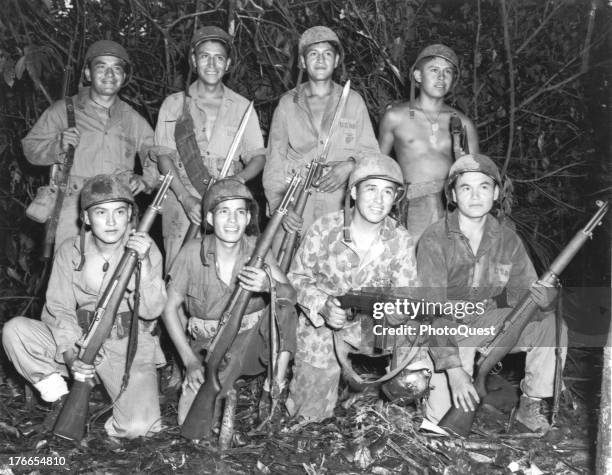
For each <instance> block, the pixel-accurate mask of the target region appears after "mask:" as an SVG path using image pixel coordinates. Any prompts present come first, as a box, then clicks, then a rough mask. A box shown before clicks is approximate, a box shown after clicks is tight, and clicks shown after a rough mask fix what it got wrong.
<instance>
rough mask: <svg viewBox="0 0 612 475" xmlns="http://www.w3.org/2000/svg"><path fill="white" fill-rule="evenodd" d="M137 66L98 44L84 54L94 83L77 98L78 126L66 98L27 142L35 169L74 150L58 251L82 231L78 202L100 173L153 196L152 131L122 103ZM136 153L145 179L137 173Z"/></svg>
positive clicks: (111, 45)
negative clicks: (72, 122)
mask: <svg viewBox="0 0 612 475" xmlns="http://www.w3.org/2000/svg"><path fill="white" fill-rule="evenodd" d="M132 67H133V65H132V62H131V61H130V57H129V56H128V54H127V52H126V51H125V49H124V48H123V47H122V46H121V45H119V44H117V43H115V42H114V41H108V40H101V41H96V42H95V43H94V44H92V45H91V46H90V47H89V49H88V50H87V53H86V54H85V68H84V71H83V72H84V75H85V79H86V80H87V81H89V82H91V84H90V86H89V87H84V88H82V89H81V90H80V91H79V93H78V94H77V95H76V96H74V97H72V102H73V104H74V115H75V122H76V126H75V127H69V126H68V118H67V111H66V100H65V99H62V100H60V101H57V102H56V103H55V104H53V105H52V106H51V107H49V108H48V109H47V110H46V111H45V112H44V113H43V115H42V116H41V117H40V118H39V119H38V121H37V122H36V124H34V127H33V128H32V130H30V133H29V134H28V135H27V136H26V137H25V138H24V139H23V141H22V145H23V152H24V154H25V156H26V158H27V159H28V161H29V162H30V163H33V164H34V165H54V164H63V163H64V161H65V159H66V154H67V152H68V147H69V146H70V145H72V146H73V147H74V148H75V152H74V164H73V166H72V169H71V170H70V177H69V181H68V186H67V189H66V194H65V198H64V202H63V204H62V209H61V211H60V215H59V221H58V226H57V231H56V234H55V243H56V245H57V246H59V245H60V244H61V243H62V241H64V240H65V239H66V238H68V237H71V236H75V235H77V234H78V232H79V226H78V217H79V203H78V198H79V193H80V191H81V188H82V187H83V183H84V182H85V181H86V180H87V179H88V178H91V177H93V176H95V175H98V174H100V173H114V174H116V173H125V174H126V175H127V176H128V177H129V182H130V189H131V191H132V193H134V195H136V194H138V193H140V192H141V191H145V192H150V191H151V190H152V189H153V188H154V187H155V186H156V183H157V177H158V174H157V169H156V167H155V164H154V163H151V161H150V160H149V157H148V154H149V151H150V149H151V147H153V129H152V128H151V126H150V125H149V124H148V123H147V121H146V120H145V119H144V118H143V117H142V116H141V115H140V114H138V113H137V112H136V111H135V110H134V109H132V108H131V107H130V106H129V105H128V104H126V103H125V102H124V101H122V100H121V99H120V98H119V91H120V90H121V88H122V87H123V86H125V85H126V84H127V83H128V81H129V79H130V77H131V74H132ZM136 154H138V155H139V157H140V162H141V164H142V169H143V176H140V175H135V174H134V157H135V155H136Z"/></svg>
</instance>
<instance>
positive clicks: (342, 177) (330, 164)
mask: <svg viewBox="0 0 612 475" xmlns="http://www.w3.org/2000/svg"><path fill="white" fill-rule="evenodd" d="M343 54H344V53H343V49H342V45H341V44H340V40H339V39H338V36H337V35H336V33H334V32H333V31H332V30H330V29H329V28H327V27H325V26H315V27H312V28H310V29H308V30H306V31H305V32H304V33H303V34H302V36H301V37H300V40H299V43H298V56H299V58H298V61H299V67H300V75H299V78H298V85H297V87H296V88H294V89H292V90H291V91H289V92H287V93H286V94H284V95H283V96H282V97H281V99H280V101H279V103H278V106H277V107H276V110H275V111H274V116H273V118H272V124H271V126H270V136H269V139H268V157H267V161H266V166H265V168H264V173H263V186H264V191H265V194H266V199H267V201H268V208H269V212H270V213H272V212H273V211H274V210H275V209H276V208H277V207H278V205H279V203H280V201H281V199H282V197H283V194H284V192H285V190H286V188H287V178H288V177H289V175H290V174H291V173H292V172H293V170H303V169H304V168H305V166H306V165H308V164H309V163H310V162H311V161H312V160H313V159H314V158H316V157H317V156H319V155H320V154H321V153H322V151H323V145H324V143H325V140H326V138H327V133H328V131H329V127H330V125H331V122H332V119H333V116H334V112H335V110H336V106H337V104H338V101H339V99H340V94H341V92H342V87H341V86H340V85H338V84H336V83H335V82H334V81H333V79H332V76H333V74H334V71H335V70H336V68H337V67H338V66H339V65H340V64H341V63H342V61H343ZM303 72H306V75H307V81H306V82H304V83H303V84H300V79H301V77H302V73H303ZM330 140H331V146H330V151H329V155H328V157H327V163H326V164H325V167H324V169H323V173H322V176H321V178H320V179H319V181H318V183H315V185H316V189H315V191H314V193H313V194H312V195H311V196H310V198H309V200H308V204H307V206H306V210H305V211H304V215H303V222H302V220H300V219H299V217H298V216H297V215H295V214H294V213H292V212H290V213H289V215H288V217H287V218H286V219H285V221H284V223H283V226H284V227H285V229H287V230H288V231H291V232H292V231H295V230H297V229H299V228H300V227H303V229H308V227H309V226H310V225H311V224H312V223H313V222H314V221H315V220H316V219H318V218H320V217H321V216H323V215H324V214H326V213H329V212H330V211H338V210H340V209H341V208H342V199H343V197H344V191H345V188H346V181H347V180H348V176H349V175H350V173H351V171H352V170H353V167H354V165H355V164H354V160H352V159H351V158H350V157H351V156H352V155H354V154H355V153H356V152H357V151H359V150H364V151H375V152H378V144H377V142H376V137H375V136H374V130H373V129H372V124H371V122H370V117H369V115H368V110H367V108H366V105H365V103H364V101H363V99H362V98H361V96H360V95H359V94H358V93H357V92H355V91H353V90H351V91H350V94H349V97H348V101H347V103H346V106H345V108H344V111H343V113H342V116H341V119H340V123H339V126H338V129H337V130H335V131H334V133H333V135H332V137H331V138H330ZM279 234H280V233H279Z"/></svg>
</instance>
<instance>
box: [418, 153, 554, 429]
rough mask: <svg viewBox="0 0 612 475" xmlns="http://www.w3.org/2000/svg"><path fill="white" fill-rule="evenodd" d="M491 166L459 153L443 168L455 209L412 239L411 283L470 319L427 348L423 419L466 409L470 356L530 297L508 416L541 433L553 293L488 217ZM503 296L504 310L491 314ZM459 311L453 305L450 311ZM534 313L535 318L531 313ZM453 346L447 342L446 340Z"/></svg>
mask: <svg viewBox="0 0 612 475" xmlns="http://www.w3.org/2000/svg"><path fill="white" fill-rule="evenodd" d="M500 186H501V177H500V173H499V170H498V168H497V166H496V165H495V163H493V161H492V160H491V159H490V158H489V157H486V156H484V155H477V154H474V155H465V156H463V157H461V158H460V159H459V160H457V161H456V162H455V163H454V164H453V165H452V166H451V168H450V171H449V177H448V179H447V183H446V188H445V189H446V194H447V198H448V201H449V203H453V204H454V205H455V206H456V209H455V210H454V211H452V212H450V213H447V215H446V217H445V218H443V219H441V220H440V221H438V222H437V223H434V224H432V225H431V226H430V227H429V228H428V229H427V230H426V231H425V232H424V233H423V236H422V237H421V240H420V241H419V247H418V253H417V260H418V269H419V278H420V279H421V281H422V283H423V285H424V286H426V287H428V288H431V290H432V292H433V293H435V294H436V298H437V299H441V300H443V301H450V302H454V303H455V304H461V305H462V308H466V309H467V308H468V306H467V303H471V304H472V305H471V307H470V308H473V309H474V311H473V312H471V314H467V312H465V315H463V314H462V315H456V316H455V318H456V319H460V321H457V322H449V325H453V324H456V323H460V324H464V325H466V326H467V328H471V329H473V330H475V331H470V332H469V333H467V332H464V333H465V335H464V336H456V337H455V336H452V337H451V343H455V345H456V346H452V347H438V348H435V347H432V348H431V353H432V355H433V360H434V363H435V369H436V370H437V372H436V373H434V374H433V376H432V390H431V393H430V396H429V399H428V401H427V404H426V411H427V413H426V417H427V419H428V420H429V421H431V422H433V423H436V424H437V423H438V422H439V421H440V419H441V418H442V416H444V414H445V413H446V412H447V411H448V409H450V407H451V404H454V405H455V407H462V408H463V409H464V410H467V408H469V409H471V410H474V409H475V403H478V401H479V397H478V393H477V391H476V389H475V388H474V386H473V384H472V372H473V367H474V357H475V354H476V351H478V349H479V348H480V347H482V346H484V345H486V344H487V343H488V342H489V341H491V340H492V339H493V337H494V336H495V334H496V333H497V331H499V330H501V328H502V325H501V323H502V322H503V320H504V318H505V317H506V315H508V313H509V312H510V311H511V310H512V307H514V306H515V305H516V304H517V303H518V301H519V300H520V298H521V297H522V295H523V294H524V293H525V292H527V291H530V292H531V294H532V298H533V300H534V302H535V303H536V304H537V305H538V306H539V307H540V309H541V312H540V313H539V317H536V318H535V319H534V321H532V322H530V323H528V324H527V326H526V327H525V330H524V331H523V333H522V334H521V336H520V338H519V341H518V343H517V345H516V348H514V349H513V351H527V356H526V361H525V378H524V379H523V381H522V382H521V390H522V392H523V395H522V396H521V399H520V405H519V409H518V411H517V413H516V418H517V420H518V421H519V422H521V423H522V424H524V425H525V426H526V427H527V428H529V429H530V430H532V431H546V430H548V428H549V423H548V421H547V419H546V416H545V415H544V414H543V413H542V412H541V410H540V406H541V401H542V399H543V398H548V397H551V396H552V395H553V383H554V373H555V316H554V312H553V311H552V306H553V303H554V300H555V297H556V289H554V288H547V287H545V286H544V285H543V284H542V283H540V282H539V281H537V278H538V277H537V275H536V272H535V270H534V268H533V264H532V263H531V260H530V258H529V256H528V254H527V251H526V250H525V247H524V245H523V243H522V241H521V239H520V238H519V237H518V235H517V234H516V232H515V231H514V230H513V229H512V228H511V227H509V226H508V225H507V224H505V223H504V222H503V221H500V220H498V219H497V218H495V217H494V216H493V215H492V214H491V213H490V211H492V209H493V208H494V206H496V205H497V203H498V202H499V201H501V200H502V199H503V197H502V196H500ZM504 291H505V301H506V305H505V306H504V307H503V308H498V303H499V302H503V300H502V299H501V297H502V294H503V293H504ZM455 308H459V307H457V306H456V307H455ZM536 315H537V314H536ZM453 340H454V341H453Z"/></svg>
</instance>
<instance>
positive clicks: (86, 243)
mask: <svg viewBox="0 0 612 475" xmlns="http://www.w3.org/2000/svg"><path fill="white" fill-rule="evenodd" d="M133 208H134V196H133V193H132V192H131V190H130V187H129V185H128V183H127V179H125V177H120V176H117V175H97V176H95V177H93V178H91V179H90V180H88V181H87V182H85V185H84V186H83V189H82V192H81V218H82V220H83V223H84V224H83V232H82V234H81V236H80V238H79V237H78V236H75V237H73V238H71V239H67V240H65V241H64V242H63V243H62V244H61V245H60V246H59V248H58V249H57V252H56V253H55V257H54V261H53V269H52V271H51V277H50V279H49V287H48V289H47V298H46V303H45V306H44V308H43V312H42V315H41V319H40V320H34V319H30V318H26V317H15V318H13V319H12V320H10V321H8V322H7V323H6V324H5V325H4V328H3V332H2V343H3V345H4V349H5V351H6V354H7V356H8V358H9V360H10V361H12V362H13V364H14V365H15V368H16V369H17V371H18V372H19V373H20V374H21V375H22V376H23V377H24V378H25V379H26V380H27V381H28V382H29V383H31V384H32V385H33V386H34V388H35V389H36V390H38V391H39V393H40V396H41V398H42V399H43V401H47V402H49V403H52V404H53V405H54V408H55V409H57V410H55V411H52V412H51V413H50V416H49V417H48V418H47V419H46V421H45V422H44V424H43V427H42V428H43V429H44V430H49V429H51V427H52V424H53V423H54V421H55V417H56V416H57V414H58V410H59V408H60V406H61V404H60V403H61V401H62V400H63V399H64V397H63V396H65V395H66V394H67V393H68V387H67V385H66V382H65V380H64V378H68V377H73V378H75V379H79V380H81V381H83V380H84V379H87V378H93V377H95V376H97V377H98V378H99V379H100V380H101V381H102V384H103V385H104V387H105V389H106V391H107V392H108V395H109V396H110V398H111V400H112V401H113V402H114V404H113V413H112V415H111V417H110V418H109V419H108V420H107V421H106V424H105V429H106V432H107V433H108V434H109V435H110V436H114V437H126V438H134V437H139V436H146V435H149V434H152V433H154V432H158V431H159V430H160V429H161V427H162V426H161V416H160V409H159V398H158V394H157V371H156V366H160V365H162V364H165V360H164V356H163V353H162V352H161V347H160V345H159V340H158V338H157V337H156V336H153V335H152V334H151V332H152V330H153V329H154V328H155V324H156V320H155V319H156V318H157V317H158V316H159V314H160V313H161V311H162V310H163V308H164V304H165V302H166V290H165V288H164V281H163V279H162V256H161V253H160V251H159V250H158V249H157V247H156V246H155V244H154V243H153V241H152V239H151V238H150V237H149V235H148V234H146V233H143V232H135V231H133V229H132V222H133V218H134V214H133V213H134V209H133ZM126 247H127V248H129V249H133V250H134V251H136V253H137V254H138V259H139V261H140V278H139V280H138V281H137V278H136V277H132V281H131V282H130V284H129V285H128V288H127V290H126V292H125V294H124V297H123V301H122V302H121V304H120V306H119V309H118V313H117V315H116V318H115V324H114V326H113V328H112V330H111V334H110V337H109V338H108V340H107V341H106V342H105V343H104V344H103V346H102V348H101V350H100V353H99V356H98V360H97V361H96V363H95V365H89V364H86V363H84V362H83V361H82V360H81V359H80V358H79V349H80V348H79V346H80V343H81V341H82V337H83V336H84V334H85V332H86V331H87V329H88V328H89V325H90V323H91V321H92V318H93V315H94V311H95V309H96V306H97V305H98V303H99V299H100V297H101V295H102V294H103V292H104V290H105V289H106V287H107V285H108V282H109V281H110V279H111V278H112V276H113V274H114V272H115V268H116V267H117V264H118V263H119V261H120V260H121V257H122V256H123V253H124V251H125V248H126ZM135 300H138V302H139V305H138V308H139V314H138V315H132V311H131V309H132V308H134V303H135ZM132 318H138V319H139V320H138V327H139V335H138V346H137V350H136V354H135V356H134V359H133V361H132V364H131V371H130V377H129V382H128V385H127V386H126V388H125V390H124V391H123V392H122V393H120V387H121V385H122V379H123V375H124V372H125V367H126V358H127V354H128V339H129V338H127V335H128V333H129V328H130V321H131V319H132ZM118 396H119V397H118ZM117 397H118V399H117Z"/></svg>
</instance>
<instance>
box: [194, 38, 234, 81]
mask: <svg viewBox="0 0 612 475" xmlns="http://www.w3.org/2000/svg"><path fill="white" fill-rule="evenodd" d="M191 60H192V62H193V65H194V66H195V68H196V71H197V73H198V78H199V80H200V81H202V82H204V84H207V85H211V86H215V85H217V84H219V83H220V82H221V80H222V79H223V76H224V75H225V73H226V72H227V71H228V70H229V67H230V59H229V55H228V51H227V48H226V46H225V45H224V44H223V43H221V42H219V41H212V40H211V41H204V42H203V43H200V44H199V45H198V46H197V48H196V49H195V52H194V53H193V54H192V55H191Z"/></svg>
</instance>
